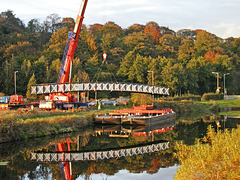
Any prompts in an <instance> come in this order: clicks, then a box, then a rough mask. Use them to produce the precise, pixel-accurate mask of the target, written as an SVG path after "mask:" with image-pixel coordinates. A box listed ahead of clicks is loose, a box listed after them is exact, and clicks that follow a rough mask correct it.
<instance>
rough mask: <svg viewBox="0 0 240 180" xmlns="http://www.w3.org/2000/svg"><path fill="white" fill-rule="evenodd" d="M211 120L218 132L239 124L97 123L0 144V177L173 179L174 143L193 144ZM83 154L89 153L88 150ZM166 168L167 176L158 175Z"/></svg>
mask: <svg viewBox="0 0 240 180" xmlns="http://www.w3.org/2000/svg"><path fill="white" fill-rule="evenodd" d="M216 121H219V127H218V128H219V130H220V129H222V130H223V129H224V128H235V127H236V125H237V124H239V122H240V120H239V119H224V117H214V118H213V117H202V118H199V119H198V120H195V119H194V120H191V119H186V118H185V119H181V120H180V121H177V123H175V122H174V121H171V122H168V123H165V124H160V125H159V126H154V127H148V126H147V127H142V126H141V127H138V126H96V127H92V128H89V129H85V130H80V131H79V132H78V133H73V134H64V135H58V136H52V137H46V138H39V139H34V140H31V141H28V142H14V143H5V144H1V145H0V162H1V164H0V179H3V180H4V179H19V178H20V179H103V178H104V179H106V178H107V179H122V178H123V177H124V179H130V178H132V179H133V178H134V179H136V178H140V177H144V179H146V178H152V179H159V178H161V179H164V177H168V178H169V177H170V179H172V177H173V175H174V174H175V171H176V169H177V167H178V166H176V164H177V163H178V162H177V160H176V159H175V158H174V156H173V151H174V149H173V143H174V141H176V140H183V141H184V142H185V143H187V144H193V143H194V141H195V138H201V137H203V136H204V135H205V133H206V128H207V126H208V125H209V124H212V125H213V127H215V128H216V129H217V125H216ZM163 141H164V142H169V148H166V149H165V150H164V151H162V150H159V151H156V152H148V153H143V154H140V155H134V156H125V157H122V156H121V157H117V158H116V157H115V158H102V159H96V160H92V158H90V159H89V160H85V161H84V160H80V161H71V160H69V161H60V162H50V161H45V162H39V161H36V160H31V153H57V152H59V151H60V153H62V152H64V153H65V154H66V153H69V152H71V153H84V152H89V153H90V152H94V151H95V152H103V151H111V150H112V151H113V150H121V149H130V148H135V147H144V146H146V145H152V144H157V143H161V142H163ZM88 157H91V156H90V154H89V156H88ZM94 157H96V154H95V156H94ZM101 157H102V156H101ZM169 171H170V172H171V175H170V174H166V175H165V176H164V175H163V174H165V173H169ZM66 172H67V174H66Z"/></svg>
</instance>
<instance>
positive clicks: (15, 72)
mask: <svg viewBox="0 0 240 180" xmlns="http://www.w3.org/2000/svg"><path fill="white" fill-rule="evenodd" d="M17 72H18V71H14V84H15V95H16V94H17V78H16V74H17Z"/></svg>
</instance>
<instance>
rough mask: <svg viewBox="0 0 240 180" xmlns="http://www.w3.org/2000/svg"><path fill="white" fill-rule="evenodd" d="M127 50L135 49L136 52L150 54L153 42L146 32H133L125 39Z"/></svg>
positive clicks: (143, 54)
mask: <svg viewBox="0 0 240 180" xmlns="http://www.w3.org/2000/svg"><path fill="white" fill-rule="evenodd" d="M124 44H125V45H126V46H127V51H133V52H134V53H135V54H140V55H142V56H149V55H151V54H152V52H153V51H152V48H153V44H152V42H151V41H150V40H149V39H148V37H147V35H146V34H144V33H141V32H139V33H136V32H134V33H132V34H129V35H128V36H127V37H125V39H124Z"/></svg>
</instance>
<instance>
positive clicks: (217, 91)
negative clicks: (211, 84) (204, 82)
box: [212, 72, 219, 94]
mask: <svg viewBox="0 0 240 180" xmlns="http://www.w3.org/2000/svg"><path fill="white" fill-rule="evenodd" d="M212 73H213V74H217V90H216V93H217V94H218V93H219V72H212Z"/></svg>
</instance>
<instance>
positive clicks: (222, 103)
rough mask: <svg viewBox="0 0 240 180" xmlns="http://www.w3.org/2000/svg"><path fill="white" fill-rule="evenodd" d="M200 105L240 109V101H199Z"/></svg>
mask: <svg viewBox="0 0 240 180" xmlns="http://www.w3.org/2000/svg"><path fill="white" fill-rule="evenodd" d="M198 103H201V104H208V105H209V104H218V105H219V106H220V107H221V108H227V107H240V99H226V100H216V101H213V100H211V101H199V102H198Z"/></svg>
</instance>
